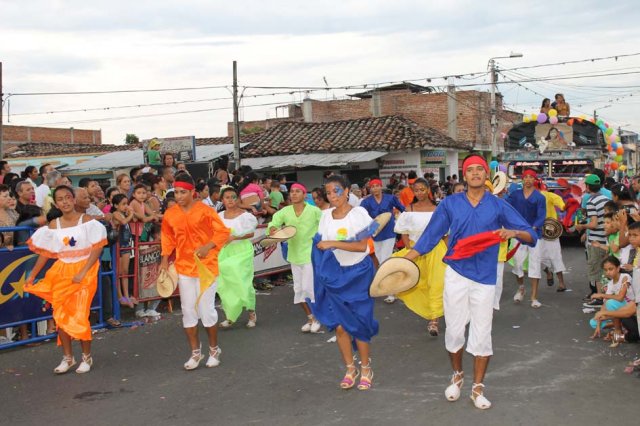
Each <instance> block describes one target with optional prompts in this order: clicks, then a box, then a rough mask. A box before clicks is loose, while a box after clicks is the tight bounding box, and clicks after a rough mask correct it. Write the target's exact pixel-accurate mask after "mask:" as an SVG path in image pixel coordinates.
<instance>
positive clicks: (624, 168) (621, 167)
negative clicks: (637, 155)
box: [620, 164, 627, 172]
mask: <svg viewBox="0 0 640 426" xmlns="http://www.w3.org/2000/svg"><path fill="white" fill-rule="evenodd" d="M625 170H627V166H625V165H624V164H623V165H621V166H620V171H621V172H624V171H625Z"/></svg>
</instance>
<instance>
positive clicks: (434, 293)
mask: <svg viewBox="0 0 640 426" xmlns="http://www.w3.org/2000/svg"><path fill="white" fill-rule="evenodd" d="M408 252H409V249H407V248H404V249H402V250H400V251H398V252H396V253H394V254H393V256H396V257H400V256H404V255H406V254H407V253H408ZM446 253H447V245H446V244H445V243H444V241H442V240H441V241H440V242H439V243H438V244H437V245H436V246H435V248H434V249H433V250H431V252H430V253H428V254H425V255H423V256H420V257H418V258H416V259H415V260H414V262H415V263H416V264H417V265H418V268H419V269H420V281H418V284H417V285H416V286H415V287H413V288H412V289H410V290H407V291H403V292H402V293H399V294H398V295H397V296H398V298H400V300H402V301H403V302H404V304H405V305H407V308H409V309H411V310H412V311H413V312H414V313H416V314H418V315H420V316H421V317H422V318H425V319H427V320H432V319H436V318H440V317H441V316H443V315H444V306H443V301H442V293H443V291H444V269H445V266H446V265H445V263H444V262H443V261H442V258H444V256H445V255H446Z"/></svg>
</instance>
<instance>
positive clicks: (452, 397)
mask: <svg viewBox="0 0 640 426" xmlns="http://www.w3.org/2000/svg"><path fill="white" fill-rule="evenodd" d="M456 377H457V379H456ZM463 384H464V372H463V371H454V372H453V375H452V376H451V384H450V385H449V386H447V389H445V391H444V396H445V397H446V398H447V400H448V401H451V402H453V401H457V400H458V398H460V389H461V388H462V385H463Z"/></svg>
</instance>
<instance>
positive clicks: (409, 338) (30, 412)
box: [0, 245, 640, 425]
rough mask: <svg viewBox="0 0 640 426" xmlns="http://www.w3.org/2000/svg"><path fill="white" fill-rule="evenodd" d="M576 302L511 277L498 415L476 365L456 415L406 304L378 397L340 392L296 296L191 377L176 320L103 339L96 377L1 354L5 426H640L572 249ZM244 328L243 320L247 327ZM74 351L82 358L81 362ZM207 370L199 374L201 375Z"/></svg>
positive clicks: (52, 355)
mask: <svg viewBox="0 0 640 426" xmlns="http://www.w3.org/2000/svg"><path fill="white" fill-rule="evenodd" d="M564 252H565V262H566V263H567V266H568V267H569V268H570V272H569V274H568V275H567V276H566V278H567V282H568V286H569V287H570V288H572V289H573V291H572V292H566V293H564V294H558V293H556V292H555V287H554V288H549V287H547V286H546V284H544V283H543V284H542V286H541V290H542V291H541V295H540V300H541V302H542V303H543V307H542V308H541V309H539V310H534V309H532V308H530V307H529V305H528V304H523V305H521V306H516V305H514V304H513V303H512V302H511V297H512V295H513V291H514V290H515V280H514V279H513V275H512V274H511V273H510V271H509V268H507V270H508V271H507V272H506V273H505V287H506V291H505V293H504V294H503V299H502V310H501V311H500V312H499V313H497V314H496V316H495V319H494V333H493V336H494V352H495V355H494V357H493V359H492V361H491V365H490V366H489V374H488V376H487V378H486V381H485V383H486V386H487V388H486V395H487V397H488V398H489V399H490V400H491V401H492V402H493V408H491V409H490V410H488V411H486V412H482V411H480V410H477V409H475V408H474V407H473V405H472V402H471V401H470V400H469V396H468V395H469V393H470V390H471V379H470V377H471V374H470V373H471V368H470V366H471V363H470V360H471V358H469V357H466V358H465V362H466V365H465V366H466V372H467V374H468V376H467V377H468V378H469V379H468V380H467V382H466V383H465V386H464V389H463V397H461V399H460V400H459V401H458V402H456V403H450V402H447V401H446V400H445V398H444V395H443V392H444V389H445V387H446V386H447V383H448V380H449V375H450V367H449V364H448V359H447V354H446V352H445V349H444V343H443V336H442V335H441V336H440V337H438V338H432V337H429V336H428V335H427V333H426V324H425V322H424V321H422V320H420V319H419V318H418V317H417V316H415V315H414V314H412V313H411V312H410V311H408V310H407V309H406V308H404V306H403V305H402V304H401V303H399V302H397V303H396V304H394V305H385V304H384V303H382V301H379V303H378V304H377V306H376V316H377V318H378V320H379V321H380V334H379V336H377V337H376V338H375V339H374V341H373V368H374V371H375V378H374V387H373V389H372V390H371V391H369V392H360V391H358V390H355V389H354V390H350V391H342V390H340V389H338V382H339V380H340V379H341V377H342V374H343V373H344V369H343V367H342V366H341V363H340V358H339V354H338V349H337V347H336V345H335V343H327V340H328V339H329V338H330V337H331V336H332V335H331V334H328V333H324V334H318V335H303V334H301V333H300V332H299V328H300V326H301V324H302V323H303V322H304V315H303V314H302V311H301V310H299V309H298V308H297V307H295V306H293V305H292V304H291V301H292V297H293V296H292V291H291V289H290V288H289V287H288V286H284V287H276V288H275V289H274V290H273V291H271V292H270V294H269V293H267V294H264V295H263V294H261V295H259V296H258V326H257V327H256V328H255V329H252V330H249V329H245V328H244V327H243V326H242V325H241V324H238V325H237V326H236V327H235V328H234V329H232V330H228V331H221V333H220V346H221V347H222V349H223V355H222V364H221V366H220V367H218V368H215V369H207V368H204V367H203V366H202V367H201V368H200V369H198V370H196V371H192V372H186V371H184V370H183V369H182V364H183V363H184V362H185V361H186V359H187V357H188V350H187V348H186V341H185V338H184V336H183V333H182V330H181V329H180V324H181V323H180V316H179V312H178V313H174V314H173V315H169V316H168V317H167V318H166V319H164V320H162V321H160V322H158V323H156V324H148V325H145V326H142V327H137V328H126V329H121V330H117V331H111V332H106V333H99V334H96V335H95V338H96V340H94V352H93V353H94V361H95V367H94V369H93V370H92V371H91V373H89V374H86V375H78V374H75V373H69V374H67V375H65V376H61V377H57V376H54V374H53V373H52V369H53V367H55V366H56V365H57V364H58V362H59V360H60V352H59V350H58V349H57V348H56V347H55V345H54V344H51V343H49V344H43V345H41V346H38V347H34V348H22V349H17V350H13V351H8V352H3V353H0V360H1V364H0V365H1V367H0V389H1V390H2V396H3V408H2V410H1V415H0V424H12V425H22V424H29V425H33V424H42V423H44V422H46V423H48V424H51V425H62V424H70V425H76V424H82V423H89V424H95V425H107V424H109V425H117V424H139V425H143V424H152V425H170V424H175V425H178V424H179V425H184V424H205V423H206V424H216V425H246V424H264V425H328V424H345V425H387V424H394V425H413V424H442V425H445V424H450V425H460V424H464V423H465V422H466V424H472V423H471V422H473V424H475V425H484V424H486V425H489V424H492V425H496V424H498V425H547V424H557V423H560V424H563V425H592V424H602V423H604V422H610V421H611V420H612V419H615V422H616V423H617V424H635V423H636V422H637V404H636V403H635V402H636V401H631V400H630V398H629V397H630V396H632V395H633V396H634V398H636V399H637V395H638V394H639V389H640V387H639V386H640V379H639V378H638V377H637V376H636V375H628V374H625V373H624V371H623V369H624V367H625V365H626V364H627V362H628V361H630V360H631V359H633V357H634V356H636V354H637V353H638V352H639V351H640V345H630V344H623V345H621V346H619V347H618V348H616V349H610V348H609V347H608V344H606V343H605V342H602V341H597V342H592V341H590V340H589V339H588V336H589V334H590V330H589V329H588V328H587V327H588V325H587V320H588V319H589V318H590V316H589V315H586V314H583V313H582V311H581V309H580V308H579V307H580V306H581V303H582V302H581V300H580V299H581V298H582V296H583V295H584V293H585V289H586V284H585V280H586V267H585V261H584V252H583V250H582V249H581V248H579V247H578V246H575V245H573V246H570V247H567V248H566V250H564ZM243 320H244V318H243ZM78 357H79V348H78V347H77V346H76V358H78ZM202 365H204V363H203V364H202Z"/></svg>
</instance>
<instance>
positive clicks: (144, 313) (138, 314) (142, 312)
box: [136, 309, 147, 318]
mask: <svg viewBox="0 0 640 426" xmlns="http://www.w3.org/2000/svg"><path fill="white" fill-rule="evenodd" d="M146 316H147V311H145V310H144V309H140V310H138V311H136V318H144V317H146Z"/></svg>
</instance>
